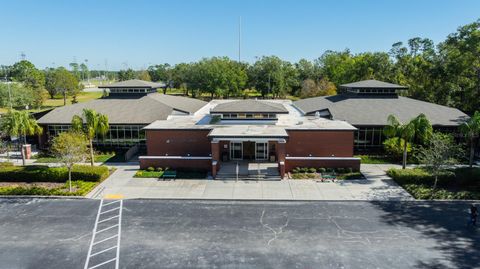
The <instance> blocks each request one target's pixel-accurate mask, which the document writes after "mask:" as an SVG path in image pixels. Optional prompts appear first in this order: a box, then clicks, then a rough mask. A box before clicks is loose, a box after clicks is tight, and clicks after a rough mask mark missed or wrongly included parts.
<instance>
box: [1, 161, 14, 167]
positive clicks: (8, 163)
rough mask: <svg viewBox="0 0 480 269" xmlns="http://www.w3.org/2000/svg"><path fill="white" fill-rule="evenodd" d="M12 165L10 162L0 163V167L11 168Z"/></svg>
mask: <svg viewBox="0 0 480 269" xmlns="http://www.w3.org/2000/svg"><path fill="white" fill-rule="evenodd" d="M12 166H14V164H13V163H12V162H0V167H12Z"/></svg>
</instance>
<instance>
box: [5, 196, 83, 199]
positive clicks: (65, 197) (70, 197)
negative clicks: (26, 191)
mask: <svg viewBox="0 0 480 269" xmlns="http://www.w3.org/2000/svg"><path fill="white" fill-rule="evenodd" d="M1 199H52V200H53V199H75V200H81V199H87V198H86V197H84V196H58V195H52V196H46V195H45V196H42V195H0V200H1Z"/></svg>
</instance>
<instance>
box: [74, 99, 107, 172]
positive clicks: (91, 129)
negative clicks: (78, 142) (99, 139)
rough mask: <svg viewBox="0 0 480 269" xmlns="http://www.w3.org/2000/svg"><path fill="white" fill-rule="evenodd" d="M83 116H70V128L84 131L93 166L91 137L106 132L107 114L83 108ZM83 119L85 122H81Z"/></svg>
mask: <svg viewBox="0 0 480 269" xmlns="http://www.w3.org/2000/svg"><path fill="white" fill-rule="evenodd" d="M82 116H83V117H80V116H78V115H75V116H73V118H72V128H73V129H74V130H76V131H81V132H83V133H85V136H86V137H87V139H88V142H89V145H90V163H91V165H92V166H93V163H94V156H93V139H95V137H96V136H97V135H98V136H104V135H106V134H107V132H108V129H109V125H108V117H107V115H104V114H100V113H97V112H96V111H95V110H93V109H88V108H85V109H83V115H82ZM83 119H85V123H84V122H83Z"/></svg>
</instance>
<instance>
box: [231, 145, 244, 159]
mask: <svg viewBox="0 0 480 269" xmlns="http://www.w3.org/2000/svg"><path fill="white" fill-rule="evenodd" d="M242 156H243V143H242V142H230V160H241V159H242Z"/></svg>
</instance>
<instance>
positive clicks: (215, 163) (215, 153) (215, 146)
mask: <svg viewBox="0 0 480 269" xmlns="http://www.w3.org/2000/svg"><path fill="white" fill-rule="evenodd" d="M211 146H212V177H213V178H215V177H216V176H217V171H218V169H220V164H219V161H220V143H219V142H218V141H212V143H211Z"/></svg>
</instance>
